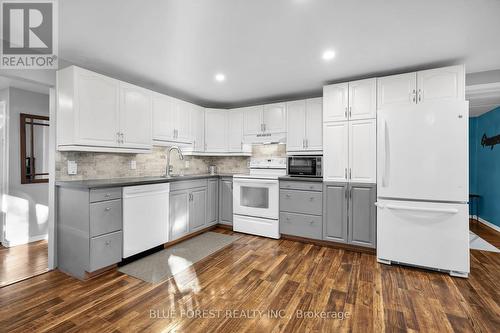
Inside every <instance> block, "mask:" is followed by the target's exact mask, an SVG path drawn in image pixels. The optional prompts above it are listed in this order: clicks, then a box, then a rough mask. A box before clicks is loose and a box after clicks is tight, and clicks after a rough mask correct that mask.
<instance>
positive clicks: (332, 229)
mask: <svg viewBox="0 0 500 333" xmlns="http://www.w3.org/2000/svg"><path fill="white" fill-rule="evenodd" d="M347 191H348V185H347V183H325V185H324V188H323V194H324V199H323V239H324V240H329V241H334V242H339V243H347V199H348V198H347V196H348V193H347Z"/></svg>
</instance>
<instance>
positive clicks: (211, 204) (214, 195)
mask: <svg viewBox="0 0 500 333" xmlns="http://www.w3.org/2000/svg"><path fill="white" fill-rule="evenodd" d="M218 220H219V179H217V178H211V179H209V180H208V191H207V224H208V225H213V224H217V222H218Z"/></svg>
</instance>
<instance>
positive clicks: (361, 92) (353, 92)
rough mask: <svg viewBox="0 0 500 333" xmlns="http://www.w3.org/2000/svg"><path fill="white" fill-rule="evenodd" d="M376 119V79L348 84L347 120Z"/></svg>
mask: <svg viewBox="0 0 500 333" xmlns="http://www.w3.org/2000/svg"><path fill="white" fill-rule="evenodd" d="M376 117H377V79H375V78H373V79H365V80H359V81H353V82H349V120H357V119H371V118H376Z"/></svg>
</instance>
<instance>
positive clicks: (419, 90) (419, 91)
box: [418, 89, 422, 102]
mask: <svg viewBox="0 0 500 333" xmlns="http://www.w3.org/2000/svg"><path fill="white" fill-rule="evenodd" d="M418 101H419V102H422V89H418Z"/></svg>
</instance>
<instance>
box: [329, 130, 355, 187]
mask: <svg viewBox="0 0 500 333" xmlns="http://www.w3.org/2000/svg"><path fill="white" fill-rule="evenodd" d="M323 142H324V145H323V153H324V154H323V180H325V181H334V182H346V181H347V180H348V178H347V171H348V170H347V169H348V167H349V122H347V121H340V122H328V123H324V125H323Z"/></svg>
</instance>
